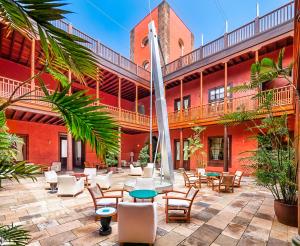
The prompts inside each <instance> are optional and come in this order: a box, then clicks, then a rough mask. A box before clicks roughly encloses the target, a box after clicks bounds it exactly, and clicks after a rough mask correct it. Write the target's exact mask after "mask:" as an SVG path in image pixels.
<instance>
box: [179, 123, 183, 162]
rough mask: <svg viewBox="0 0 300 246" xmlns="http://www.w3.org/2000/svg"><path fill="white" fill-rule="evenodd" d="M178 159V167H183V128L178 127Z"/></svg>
mask: <svg viewBox="0 0 300 246" xmlns="http://www.w3.org/2000/svg"><path fill="white" fill-rule="evenodd" d="M179 138H180V161H179V167H183V129H182V128H180V135H179Z"/></svg>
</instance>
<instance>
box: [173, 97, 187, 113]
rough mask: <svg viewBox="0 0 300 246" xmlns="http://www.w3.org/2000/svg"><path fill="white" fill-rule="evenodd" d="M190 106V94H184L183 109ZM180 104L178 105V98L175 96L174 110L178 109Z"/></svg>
mask: <svg viewBox="0 0 300 246" xmlns="http://www.w3.org/2000/svg"><path fill="white" fill-rule="evenodd" d="M190 107H191V96H190V95H188V96H185V97H183V109H188V108H190ZM180 109H181V105H180V98H176V99H175V100H174V111H175V112H176V111H180Z"/></svg>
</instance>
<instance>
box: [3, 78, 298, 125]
mask: <svg viewBox="0 0 300 246" xmlns="http://www.w3.org/2000/svg"><path fill="white" fill-rule="evenodd" d="M20 83H21V82H20V81H17V80H13V79H9V78H5V77H0V97H1V98H4V99H7V98H8V97H9V96H10V95H11V94H12V92H13V91H14V90H15V89H16V88H17V86H19V85H20ZM30 90H31V88H30V84H25V85H22V86H21V87H20V89H19V90H18V91H17V93H16V94H15V96H14V97H18V96H20V95H23V94H25V93H28V92H30ZM52 92H53V91H52V90H50V93H52ZM262 93H263V95H262V97H260V98H259V99H253V96H254V95H255V94H250V95H246V96H239V97H235V98H228V101H227V109H228V112H229V113H230V112H237V111H242V110H257V109H258V108H259V106H261V105H262V104H263V103H264V100H266V97H267V95H268V94H269V93H272V94H271V95H272V97H273V99H272V101H273V106H274V108H275V109H279V110H283V107H285V106H291V105H293V99H294V89H293V87H292V86H284V87H279V88H275V89H272V90H267V91H264V92H262ZM43 95H44V94H43V92H42V90H41V89H40V88H38V87H37V88H36V90H35V91H34V93H33V95H30V98H32V99H33V100H32V101H27V103H30V104H37V105H41V106H47V107H49V106H50V105H48V104H47V103H45V102H39V101H36V100H35V99H37V98H38V97H41V96H43ZM94 105H97V103H94ZM100 105H102V106H103V108H104V110H106V111H107V112H109V113H110V114H111V116H112V117H113V118H115V120H116V121H118V122H120V124H121V125H126V126H131V127H134V126H136V127H140V128H143V129H145V130H147V129H148V128H149V125H150V118H149V116H148V115H142V114H137V113H136V112H133V111H130V110H126V109H119V108H118V107H114V106H111V105H106V104H100ZM222 115H224V101H219V102H213V103H209V104H206V105H203V106H202V108H201V107H200V106H197V107H193V108H188V109H186V110H184V111H183V112H180V111H177V112H170V113H169V114H168V119H169V124H170V125H171V126H174V125H175V126H176V125H177V124H184V123H186V124H189V123H193V122H202V121H208V120H210V119H214V120H217V119H218V118H219V117H221V116H222ZM156 120H157V119H156V118H155V117H153V127H154V128H156V127H157V122H156Z"/></svg>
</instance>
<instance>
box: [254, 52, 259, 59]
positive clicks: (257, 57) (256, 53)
mask: <svg viewBox="0 0 300 246" xmlns="http://www.w3.org/2000/svg"><path fill="white" fill-rule="evenodd" d="M258 61H259V55H258V50H256V51H255V62H258Z"/></svg>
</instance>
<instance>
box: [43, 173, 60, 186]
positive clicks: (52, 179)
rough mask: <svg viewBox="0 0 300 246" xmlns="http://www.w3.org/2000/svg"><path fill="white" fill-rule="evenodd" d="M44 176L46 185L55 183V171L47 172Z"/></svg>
mask: <svg viewBox="0 0 300 246" xmlns="http://www.w3.org/2000/svg"><path fill="white" fill-rule="evenodd" d="M44 175H45V179H46V182H47V183H52V182H57V174H56V172H55V171H53V170H51V171H47V172H45V173H44Z"/></svg>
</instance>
